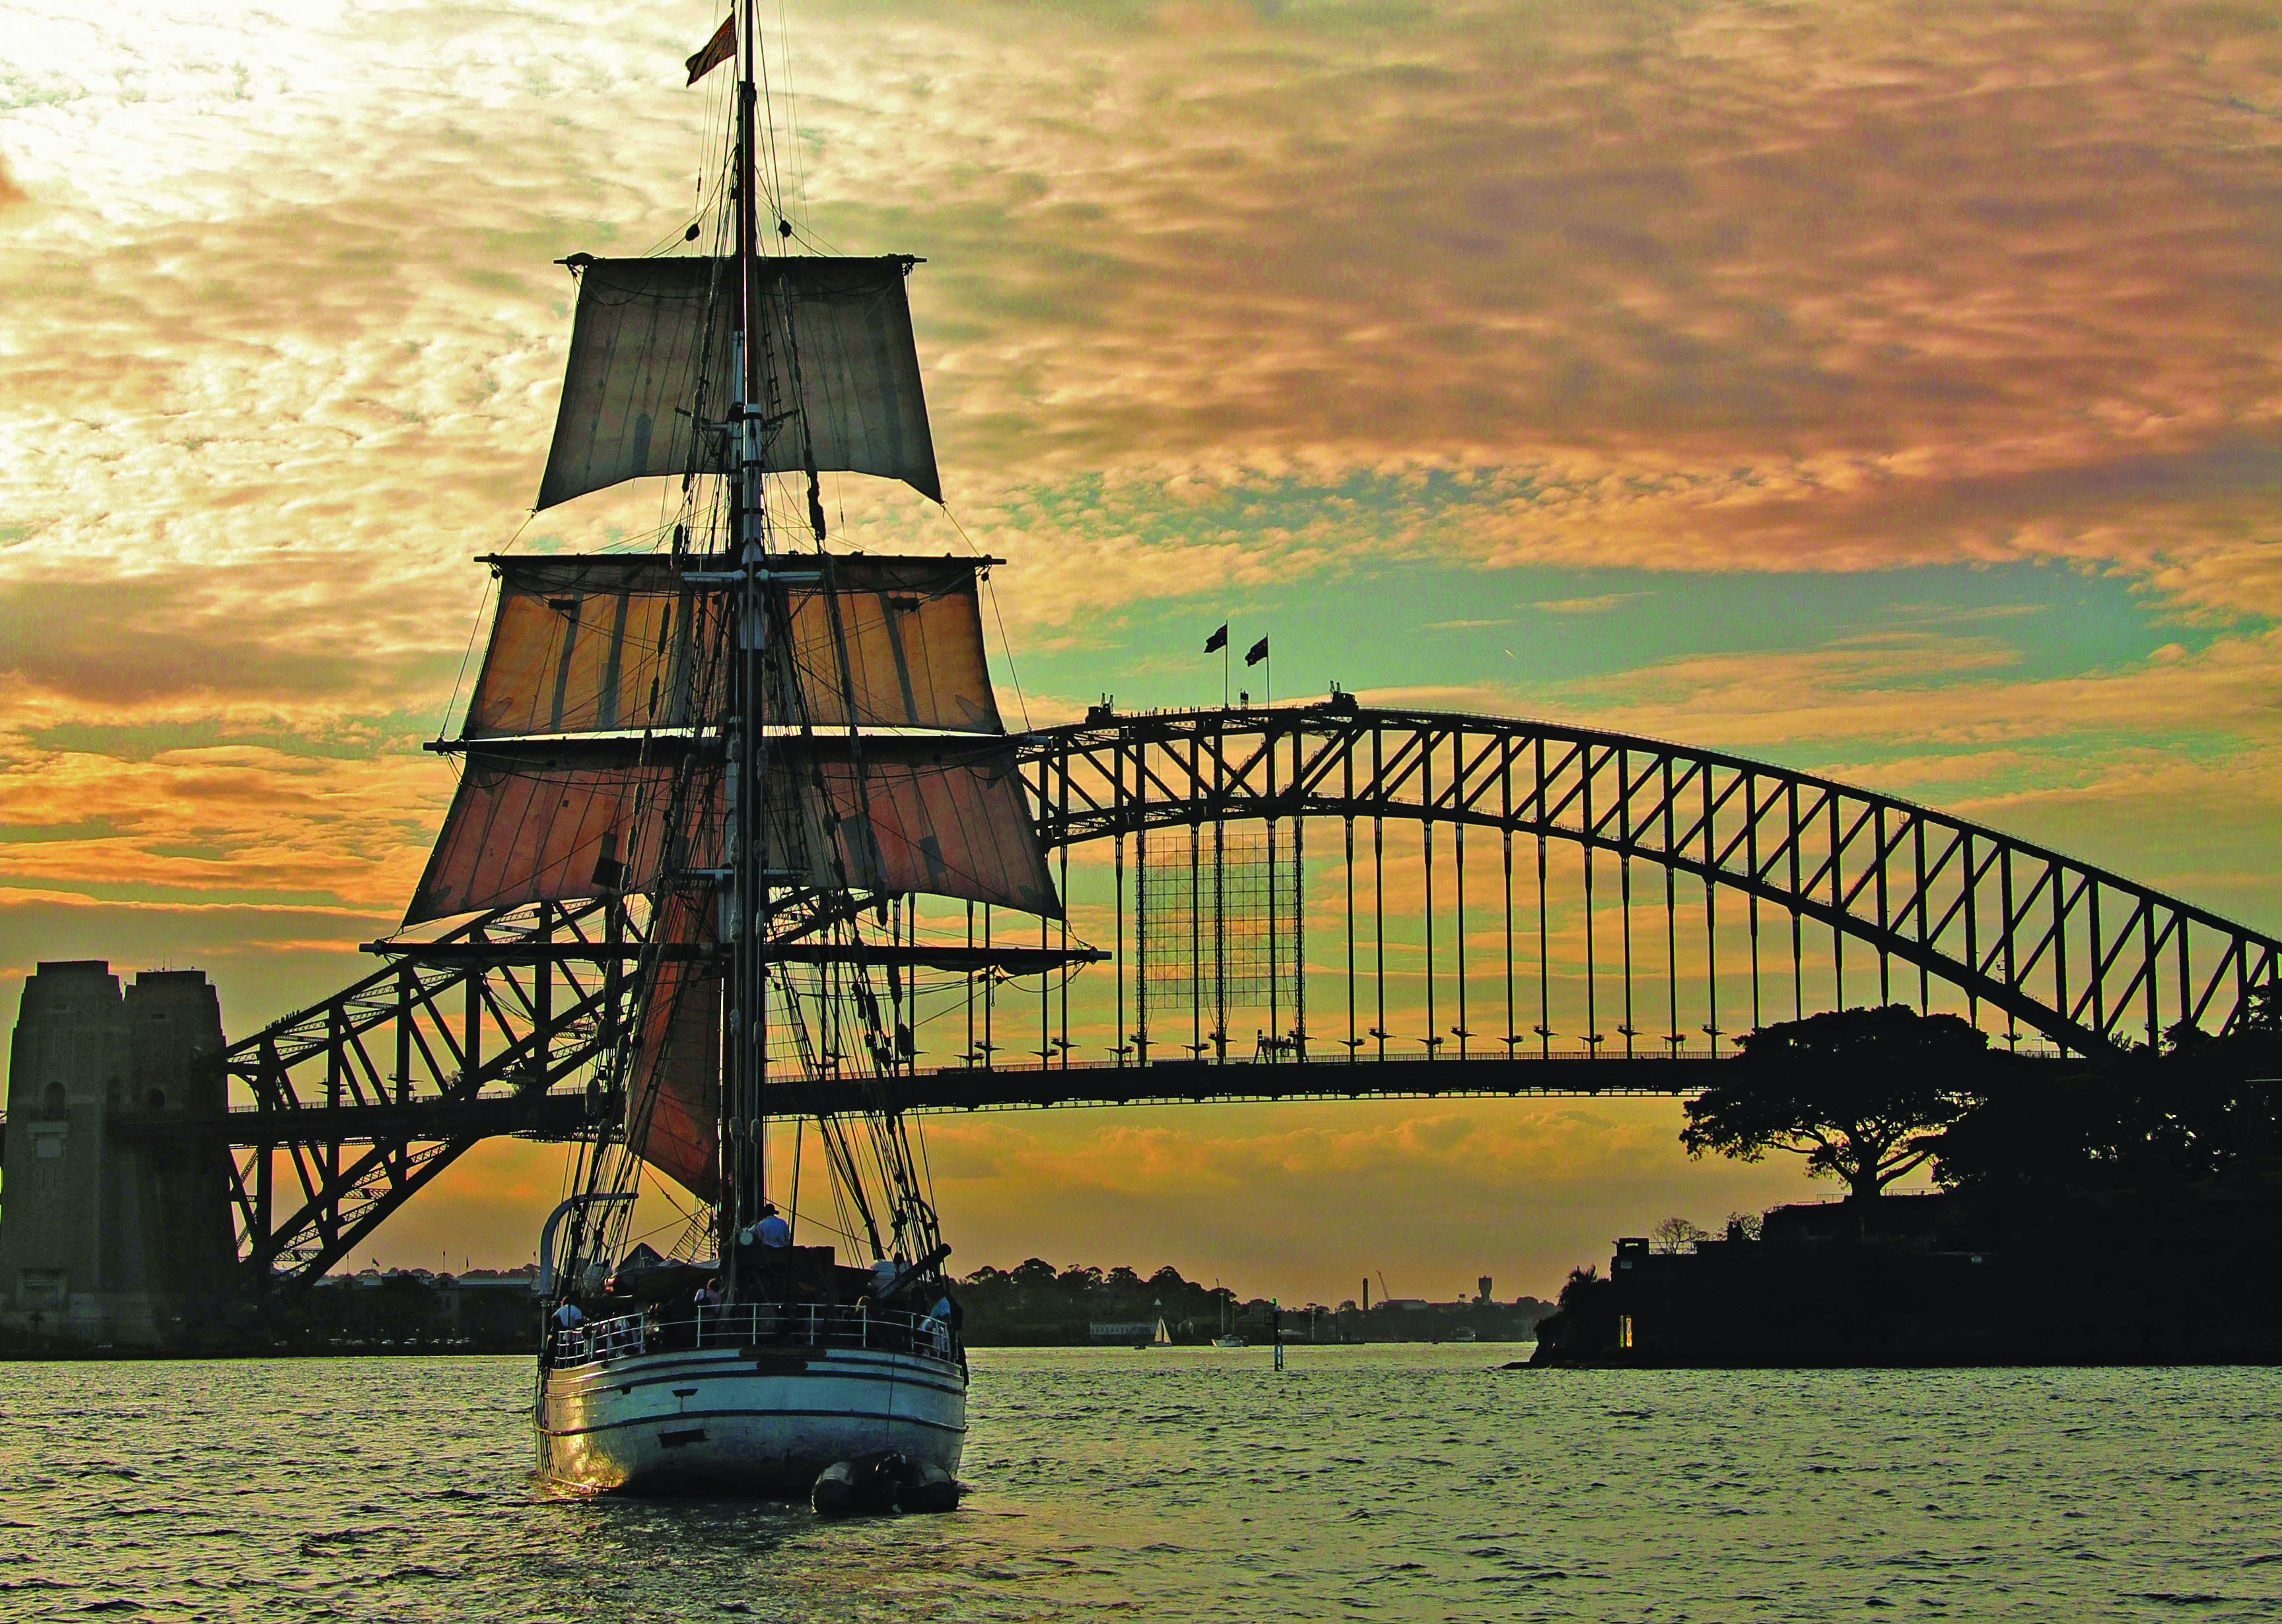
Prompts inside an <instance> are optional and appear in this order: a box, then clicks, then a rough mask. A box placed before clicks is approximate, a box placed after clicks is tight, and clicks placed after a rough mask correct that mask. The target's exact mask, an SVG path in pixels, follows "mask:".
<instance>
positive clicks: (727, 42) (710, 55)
mask: <svg viewBox="0 0 2282 1624" xmlns="http://www.w3.org/2000/svg"><path fill="white" fill-rule="evenodd" d="M736 54H737V14H736V12H730V13H729V15H728V16H727V17H726V18H725V19H722V23H721V26H720V27H718V28H716V29H714V30H713V37H712V38H711V39H710V40H708V41H706V42H705V49H704V50H701V51H699V52H698V53H697V54H696V55H695V56H694V57H692V58H689V60H687V62H684V63H683V64H682V65H681V66H684V67H686V68H687V69H688V70H689V82H690V83H691V84H695V83H696V82H697V81H699V80H701V79H702V78H704V77H705V75H706V74H708V73H711V72H712V71H713V70H714V69H715V68H717V67H718V66H721V65H722V64H723V63H724V62H726V61H727V60H728V59H729V58H732V57H734V56H735V55H736Z"/></svg>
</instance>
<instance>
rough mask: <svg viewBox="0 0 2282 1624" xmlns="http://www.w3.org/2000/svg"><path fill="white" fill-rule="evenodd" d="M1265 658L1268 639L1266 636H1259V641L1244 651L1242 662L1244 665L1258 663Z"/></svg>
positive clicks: (1266, 656)
mask: <svg viewBox="0 0 2282 1624" xmlns="http://www.w3.org/2000/svg"><path fill="white" fill-rule="evenodd" d="M1267 658H1268V639H1267V638H1261V639H1260V641H1259V642H1257V643H1254V645H1253V646H1251V647H1250V648H1247V649H1246V650H1245V651H1244V663H1245V664H1246V665H1258V664H1259V663H1260V662H1261V661H1263V660H1265V659H1267Z"/></svg>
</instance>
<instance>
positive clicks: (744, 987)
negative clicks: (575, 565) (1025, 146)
mask: <svg viewBox="0 0 2282 1624" xmlns="http://www.w3.org/2000/svg"><path fill="white" fill-rule="evenodd" d="M753 4H754V0H743V4H741V5H740V6H739V7H738V11H739V12H740V13H741V39H740V46H739V50H738V53H737V62H738V82H737V176H736V196H737V285H738V300H737V327H736V332H737V361H738V371H739V378H738V388H737V402H736V413H735V421H736V424H737V467H736V478H737V489H736V500H735V503H734V515H735V523H736V535H737V538H738V545H737V568H738V572H739V573H740V574H741V575H742V576H743V577H744V579H743V580H742V581H741V583H739V584H738V595H737V614H736V625H737V636H736V661H735V663H736V676H735V680H734V684H732V691H733V694H734V708H733V710H732V713H731V717H730V722H729V737H728V739H727V741H726V742H727V749H728V757H729V759H728V763H727V765H728V777H729V793H728V815H729V831H728V832H729V839H728V847H729V849H728V852H727V856H728V864H729V877H728V878H729V885H728V898H727V901H728V902H729V906H730V910H731V913H730V917H729V918H728V919H726V920H725V921H723V926H724V928H723V931H722V935H723V936H724V937H725V938H726V940H728V942H729V944H730V955H731V976H730V988H729V997H728V1000H727V1003H728V1012H727V1022H726V1025H727V1031H726V1034H725V1037H726V1043H725V1051H726V1052H725V1059H726V1062H727V1063H726V1066H725V1068H724V1071H725V1072H726V1075H725V1076H724V1078H723V1079H722V1082H723V1087H722V1089H721V1110H722V1115H723V1117H724V1121H723V1123H722V1130H723V1131H722V1134H721V1154H722V1158H723V1160H724V1162H725V1163H726V1166H725V1167H724V1169H723V1172H725V1173H726V1175H727V1176H726V1178H725V1179H723V1180H722V1183H723V1186H724V1188H723V1191H722V1195H723V1200H722V1203H721V1212H720V1221H721V1250H720V1253H719V1256H720V1258H721V1260H722V1264H723V1267H724V1268H725V1270H726V1271H727V1272H728V1282H729V1287H730V1291H731V1294H732V1296H733V1299H734V1295H735V1293H736V1290H737V1287H738V1283H739V1282H738V1281H737V1279H736V1273H735V1271H736V1266H737V1265H736V1257H737V1245H736V1237H737V1232H738V1231H739V1230H740V1229H741V1228H742V1227H743V1226H745V1225H747V1224H749V1223H752V1222H754V1221H755V1220H757V1218H759V1216H760V1209H761V1203H762V1200H763V1199H764V1196H763V1186H764V1178H765V1169H764V1167H763V1157H762V1150H763V1148H764V1145H765V1137H764V1136H765V1129H764V1127H763V1124H762V1119H761V1090H762V1079H763V1077H764V1075H765V1071H766V1067H767V1061H768V1056H767V1049H766V1044H767V1037H768V1002H767V1000H768V967H767V965H766V964H765V963H764V962H763V956H762V944H763V943H764V942H765V940H766V938H767V934H768V932H767V928H766V924H765V910H764V905H765V902H766V900H767V899H766V886H765V878H764V876H765V861H766V856H767V853H766V849H765V847H766V831H767V803H766V800H765V793H764V787H763V786H764V785H765V781H766V776H767V771H768V759H767V758H768V746H767V741H766V736H765V733H764V731H763V726H764V723H765V716H764V715H763V714H762V706H763V699H764V695H765V692H766V677H765V670H766V665H765V661H766V657H767V653H768V648H767V644H768V632H769V620H768V602H767V596H766V592H767V584H766V580H765V575H766V571H767V568H768V546H767V540H768V537H767V528H766V527H767V522H768V515H767V512H766V506H765V504H766V494H767V493H766V490H765V484H764V481H765V479H766V477H767V476H766V474H765V471H764V469H765V461H764V458H763V454H762V445H761V436H762V434H763V431H764V429H765V426H766V425H767V424H768V423H769V422H770V421H772V420H773V419H774V417H775V415H776V414H775V412H774V410H773V409H772V408H773V406H774V405H775V403H774V402H773V401H771V400H767V399H765V398H763V396H764V393H765V384H764V382H763V381H764V380H765V379H771V380H772V379H773V378H774V375H775V368H774V367H769V366H767V365H766V360H765V356H764V355H763V353H762V346H763V345H764V344H766V343H767V342H768V339H767V325H768V324H767V320H766V316H765V313H764V312H763V310H762V308H761V282H760V264H759V259H760V229H759V224H760V215H759V193H760V157H759V149H758V143H757V132H756V128H755V126H756V123H757V120H756V117H755V114H756V110H757V102H758V97H759V89H758V86H757V82H756V73H755V68H756V66H757V64H756V56H755V51H754V24H753Z"/></svg>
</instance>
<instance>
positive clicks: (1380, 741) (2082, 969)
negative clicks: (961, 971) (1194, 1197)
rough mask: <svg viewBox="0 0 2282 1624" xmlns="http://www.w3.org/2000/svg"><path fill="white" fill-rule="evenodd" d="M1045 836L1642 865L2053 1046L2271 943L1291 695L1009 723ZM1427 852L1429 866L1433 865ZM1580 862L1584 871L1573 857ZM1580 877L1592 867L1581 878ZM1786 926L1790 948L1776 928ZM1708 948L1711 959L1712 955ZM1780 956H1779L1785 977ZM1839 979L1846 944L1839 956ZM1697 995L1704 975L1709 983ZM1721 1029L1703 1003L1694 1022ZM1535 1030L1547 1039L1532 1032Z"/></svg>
mask: <svg viewBox="0 0 2282 1624" xmlns="http://www.w3.org/2000/svg"><path fill="white" fill-rule="evenodd" d="M1021 743H1022V759H1023V770H1024V772H1025V775H1026V778H1027V781H1028V785H1029V787H1030V790H1031V792H1032V793H1033V794H1034V796H1035V797H1036V804H1037V806H1038V808H1039V826H1040V829H1041V831H1042V832H1043V833H1044V837H1045V839H1046V841H1047V843H1048V844H1049V846H1053V847H1064V848H1067V847H1072V846H1076V845H1081V844H1083V843H1085V842H1088V841H1096V840H1102V839H1119V840H1120V842H1121V847H1120V857H1121V866H1122V838H1123V837H1126V836H1129V835H1138V834H1140V833H1142V832H1143V831H1149V830H1156V829H1166V828H1176V827H1182V826H1196V825H1200V824H1207V823H1212V822H1215V821H1228V820H1242V819H1261V820H1268V821H1275V820H1283V819H1295V818H1339V819H1367V818H1379V819H1388V820H1404V821H1410V822H1417V823H1422V824H1427V825H1428V826H1430V828H1431V827H1432V826H1434V825H1455V826H1458V827H1460V828H1464V827H1478V828H1481V829H1486V830H1494V831H1500V832H1501V834H1502V835H1504V836H1508V837H1510V836H1512V835H1527V836H1537V837H1543V838H1544V839H1548V840H1558V841H1565V842H1569V843H1572V844H1573V845H1575V846H1577V847H1582V848H1583V849H1584V851H1585V852H1586V853H1587V855H1588V856H1589V855H1591V854H1596V853H1608V854H1612V855H1617V856H1618V857H1625V858H1639V859H1644V860H1646V861H1648V862H1652V863H1655V864H1658V865H1661V866H1663V867H1665V868H1666V869H1668V870H1673V871H1674V872H1677V873H1681V874H1687V875H1690V876H1693V877H1695V878H1696V879H1698V880H1699V881H1701V882H1703V884H1704V887H1705V918H1706V922H1707V931H1708V932H1713V933H1714V937H1713V942H1712V952H1708V953H1707V958H1710V957H1712V955H1713V953H1715V952H1716V931H1717V913H1716V907H1715V905H1714V903H1713V901H1712V899H1713V896H1714V894H1715V893H1717V892H1721V891H1726V892H1733V893H1741V894H1742V895H1743V897H1745V898H1748V899H1750V901H1751V903H1752V905H1753V916H1752V933H1751V940H1752V945H1753V953H1754V968H1753V971H1752V975H1753V985H1754V987H1755V989H1756V987H1757V986H1758V968H1757V963H1756V955H1757V952H1758V942H1759V934H1758V917H1757V908H1758V905H1760V904H1766V905H1772V906H1773V907H1774V908H1775V909H1780V910H1781V912H1782V913H1783V914H1785V915H1787V916H1789V919H1790V920H1791V921H1792V922H1793V925H1794V930H1795V931H1796V929H1797V926H1798V925H1799V924H1802V923H1805V922H1812V924H1817V925H1820V926H1821V927H1823V928H1824V929H1826V930H1828V931H1829V932H1831V933H1832V941H1833V950H1834V953H1836V954H1839V955H1843V943H1844V942H1845V941H1846V940H1849V939H1851V940H1854V941H1857V942H1859V943H1862V944H1864V945H1865V946H1867V947H1868V948H1870V949H1871V950H1872V951H1873V952H1874V954H1875V955H1877V960H1878V968H1879V981H1880V994H1881V998H1882V999H1884V998H1886V997H1888V996H1890V967H1891V965H1892V963H1895V962H1897V961H1898V962H1899V963H1903V964H1905V965H1907V966H1909V967H1911V968H1913V969H1914V970H1915V971H1917V972H1918V979H1919V987H1918V991H1919V994H1920V1001H1921V1003H1922V1002H1923V1001H1924V1000H1925V998H1926V996H1927V994H1928V992H1929V982H1930V981H1931V980H1932V979H1936V978H1937V979H1939V980H1941V981H1942V982H1944V983H1946V984H1948V985H1949V986H1953V987H1955V988H1957V989H1959V990H1960V991H1961V992H1962V993H1963V994H1964V995H1965V996H1966V998H1967V999H1968V1000H1969V1001H1971V1002H1972V1003H1973V1004H1975V1005H1976V1006H1977V1005H1979V1004H1987V1005H1989V1006H1991V1007H1992V1008H1993V1009H1996V1010H1998V1011H1999V1012H2001V1013H2003V1014H2004V1015H2005V1016H2006V1017H2010V1018H2011V1019H2012V1020H2014V1021H2017V1022H2019V1023H2020V1024H2021V1025H2025V1026H2027V1027H2029V1028H2030V1030H2032V1031H2033V1032H2037V1033H2040V1034H2042V1035H2043V1036H2044V1037H2045V1039H2047V1040H2050V1041H2051V1042H2053V1044H2055V1045H2057V1046H2059V1047H2060V1048H2062V1049H2064V1050H2068V1051H2071V1052H2074V1053H2076V1054H2081V1055H2087V1056H2092V1055H2100V1054H2105V1053H2110V1052H2114V1051H2115V1050H2118V1049H2120V1048H2124V1047H2127V1046H2129V1045H2131V1044H2133V1043H2136V1042H2140V1041H2146V1042H2155V1041H2159V1040H2160V1039H2161V1037H2162V1033H2163V1032H2164V1031H2165V1030H2167V1029H2168V1028H2169V1026H2170V1025H2172V1024H2174V1023H2176V1022H2178V1021H2181V1020H2185V1021H2192V1022H2194V1023H2196V1024H2197V1025H2201V1026H2203V1027H2204V1028H2205V1029H2206V1030H2224V1028H2225V1027H2226V1026H2228V1025H2231V1024H2232V1021H2233V1020H2234V1018H2235V1016H2236V1013H2237V1012H2238V1010H2239V1009H2241V1007H2242V1005H2243V1003H2244V1001H2245V998H2246V995H2247V992H2248V990H2249V989H2250V988H2251V987H2252V986H2257V985H2260V984H2263V983H2264V982H2267V981H2269V980H2271V979H2272V978H2274V977H2275V976H2276V974H2277V971H2278V955H2282V942H2278V941H2277V940H2276V938H2275V937H2273V936H2271V935H2269V934H2267V933H2265V932H2259V931H2255V930H2252V929H2250V928H2248V927H2247V926H2245V925H2241V924H2236V923H2234V922H2233V921H2232V920H2229V919H2226V918H2224V917H2222V916H2219V915H2217V914H2216V913H2213V912H2211V911H2210V910H2208V909H2203V908H2199V907H2197V906H2195V905H2194V904H2193V903H2191V902H2187V901H2183V900H2181V899H2179V898H2177V897H2173V896H2169V895H2166V894H2165V893H2162V892H2160V891H2157V890H2155V889H2154V888H2153V887H2152V886H2148V885H2141V884H2139V883H2138V882H2136V881H2133V880H2131V879H2127V878H2124V877H2123V876H2122V875H2120V874H2116V873H2114V872H2112V871H2110V870H2105V869H2101V868H2098V867H2095V866H2093V865H2092V864H2089V863H2084V862H2077V861H2076V860H2075V859H2073V858H2070V857H2068V856H2066V855H2063V854H2061V853H2059V852H2056V851H2053V850H2052V849H2050V848H2048V847H2042V846H2038V845H2036V844H2034V843H2032V842H2030V841H2027V840H2022V839H2015V838H2014V837H2013V836H2011V835H2007V834H2006V833H2004V832H2002V831H1998V830H1994V829H1990V828H1986V827H1983V826H1982V825H1980V824H1972V823H1968V822H1967V821H1966V820H1964V819H1962V818H1958V817H1953V816H1949V815H1947V814H1945V813H1943V812H1940V811H1938V810H1936V809H1935V808H1929V807H1923V806H1918V805H1915V804H1913V803H1911V802H1909V801H1906V800H1899V799H1898V798H1896V797H1894V796H1890V795H1883V794H1880V793H1876V792H1875V791H1871V790H1866V789H1861V788H1858V787H1856V786H1853V785H1846V784H1841V783H1839V782H1837V781H1836V780H1834V779H1830V778H1825V777H1818V776H1816V775H1814V774H1812V773H1805V772H1798V771H1795V770H1792V769H1789V768H1784V767H1780V766H1776V765H1774V764H1772V763H1769V762H1758V761H1752V760H1750V759H1749V758H1747V757H1743V756H1739V755H1733V754H1725V753H1723V752H1719V751H1712V750H1702V749H1696V748H1691V747H1689V746H1685V745H1680V744H1674V743H1672V742H1670V741H1668V740H1665V739H1650V738H1645V737H1642V736H1640V735H1637V734H1627V733H1615V732H1609V731H1603V730H1599V729H1594V728H1586V727H1576V726H1570V725H1565V724H1562V723H1550V722H1541V721H1531V720H1520V719H1510V718H1504V717H1498V716H1488V715H1465V714H1458V713H1450V712H1439V711H1425V710H1401V709H1381V708H1366V707H1362V706H1359V705H1355V704H1354V703H1353V702H1352V701H1351V700H1346V699H1345V697H1344V696H1340V697H1339V698H1335V699H1334V700H1331V701H1328V702H1325V703H1321V704H1316V705H1312V706H1308V707H1302V708H1277V709H1270V708H1223V709H1204V710H1192V711H1172V712H1150V713H1142V714H1138V715H1114V714H1111V713H1109V712H1108V711H1107V710H1106V708H1096V710H1095V711H1094V712H1093V713H1091V714H1090V715H1088V717H1087V718H1086V720H1084V721H1083V722H1081V723H1073V724H1071V725H1067V726H1064V727H1058V728H1052V729H1047V730H1044V731H1039V732H1036V733H1034V734H1031V735H1028V736H1027V737H1026V738H1025V739H1023V740H1022V741H1021ZM1430 861H1431V859H1430ZM1588 873H1589V865H1588ZM1587 883H1588V884H1589V880H1588V882H1587ZM1793 940H1794V943H1796V941H1797V936H1796V935H1794V937H1793ZM1715 962H1716V960H1715ZM1796 964H1797V960H1796V958H1795V959H1794V974H1796V973H1797V971H1796ZM1836 974H1837V978H1838V985H1839V986H1841V987H1842V988H1843V986H1844V971H1843V961H1842V962H1841V963H1839V965H1838V968H1837V971H1836ZM1714 987H1715V991H1714V996H1715V998H1716V977H1715V978H1714ZM1707 1025H1708V1026H1709V1027H1710V1028H1711V1030H1712V1032H1713V1047H1714V1048H1715V1049H1716V1047H1717V1041H1718V1030H1717V1026H1718V1021H1717V1012H1716V1005H1715V1009H1714V1018H1713V1019H1712V1020H1711V1022H1709V1023H1707ZM1545 1035H1547V1036H1548V1037H1549V1034H1545Z"/></svg>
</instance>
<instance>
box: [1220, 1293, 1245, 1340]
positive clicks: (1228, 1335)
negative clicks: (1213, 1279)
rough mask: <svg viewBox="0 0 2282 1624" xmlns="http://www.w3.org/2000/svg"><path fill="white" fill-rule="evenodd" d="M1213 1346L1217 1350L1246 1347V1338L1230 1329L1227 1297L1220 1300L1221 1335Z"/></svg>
mask: <svg viewBox="0 0 2282 1624" xmlns="http://www.w3.org/2000/svg"><path fill="white" fill-rule="evenodd" d="M1214 1289H1215V1291H1217V1290H1218V1289H1219V1288H1218V1287H1217V1286H1215V1288H1214ZM1213 1346H1214V1347H1215V1348H1241V1347H1243V1346H1244V1338H1242V1337H1241V1336H1238V1335H1237V1334H1235V1333H1234V1332H1232V1331H1230V1329H1229V1325H1228V1298H1227V1297H1226V1296H1222V1298H1221V1300H1220V1334H1219V1335H1218V1336H1215V1337H1214V1338H1213Z"/></svg>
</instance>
